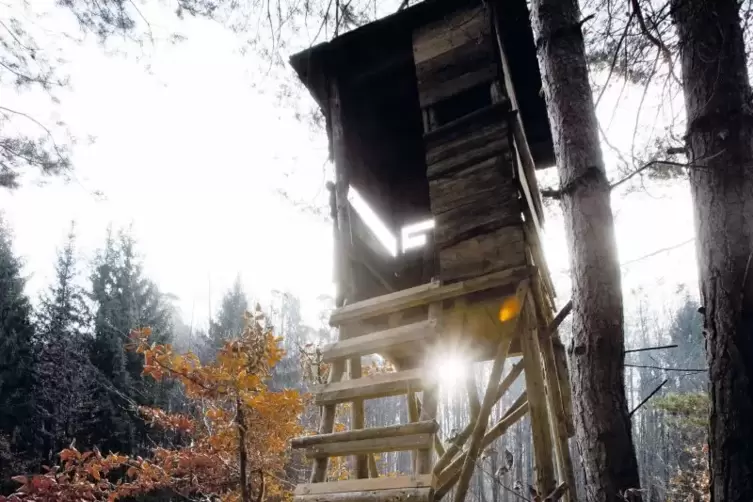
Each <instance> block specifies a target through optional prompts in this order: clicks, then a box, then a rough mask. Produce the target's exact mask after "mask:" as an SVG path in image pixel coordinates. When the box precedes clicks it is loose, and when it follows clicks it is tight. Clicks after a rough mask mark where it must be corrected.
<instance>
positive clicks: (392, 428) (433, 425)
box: [290, 420, 439, 448]
mask: <svg viewBox="0 0 753 502" xmlns="http://www.w3.org/2000/svg"><path fill="white" fill-rule="evenodd" d="M438 428H439V424H437V422H435V421H433V420H426V421H424V422H414V423H410V424H403V425H388V426H386V427H369V428H368V429H357V430H352V431H343V432H332V433H330V434H316V435H313V436H303V437H299V438H295V439H293V440H292V441H291V442H290V446H291V448H310V447H312V446H318V445H323V444H331V443H339V442H346V441H363V440H365V439H377V438H385V437H399V436H410V435H414V434H433V433H435V432H436V431H437V429H438Z"/></svg>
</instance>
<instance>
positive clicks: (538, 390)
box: [520, 309, 556, 493]
mask: <svg viewBox="0 0 753 502" xmlns="http://www.w3.org/2000/svg"><path fill="white" fill-rule="evenodd" d="M527 314H528V326H527V329H524V330H523V331H522V332H521V339H520V346H521V349H522V352H523V361H524V365H525V378H526V393H527V394H528V404H529V406H530V414H531V435H532V436H533V454H534V458H535V460H536V462H535V470H536V488H537V490H538V492H539V493H550V492H551V491H552V490H554V489H555V487H556V481H555V479H554V464H553V463H552V432H551V427H550V425H549V415H548V410H547V398H546V390H545V388H544V375H543V374H542V370H541V356H540V353H539V351H538V347H537V345H538V344H537V343H536V337H538V329H537V328H536V321H535V317H534V316H535V312H531V311H530V310H528V309H527Z"/></svg>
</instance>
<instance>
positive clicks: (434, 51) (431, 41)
mask: <svg viewBox="0 0 753 502" xmlns="http://www.w3.org/2000/svg"><path fill="white" fill-rule="evenodd" d="M490 37H491V25H490V22H489V16H488V12H487V10H486V8H485V7H483V6H482V7H476V8H473V9H466V10H460V11H457V12H456V13H454V14H452V15H451V16H449V17H447V18H445V19H442V20H440V21H437V22H435V23H431V24H427V25H425V26H422V27H421V28H419V29H417V30H416V31H415V32H414V33H413V60H414V61H415V62H416V64H420V63H423V62H424V61H426V60H428V59H432V58H435V57H437V56H439V55H440V54H443V53H445V52H447V51H450V50H452V49H454V48H456V47H460V46H462V45H466V44H476V45H480V44H481V43H482V42H486V43H491V39H490Z"/></svg>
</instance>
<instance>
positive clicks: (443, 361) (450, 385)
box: [433, 351, 470, 393]
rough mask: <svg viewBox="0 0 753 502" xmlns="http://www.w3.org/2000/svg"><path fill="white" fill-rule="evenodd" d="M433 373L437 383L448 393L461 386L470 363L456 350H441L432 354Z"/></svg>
mask: <svg viewBox="0 0 753 502" xmlns="http://www.w3.org/2000/svg"><path fill="white" fill-rule="evenodd" d="M433 366H434V374H435V376H436V378H437V380H438V381H439V385H440V386H442V388H443V389H444V390H446V391H447V392H449V393H454V392H456V391H457V390H458V389H461V388H462V387H463V382H464V381H465V379H466V377H467V375H468V370H469V368H470V363H469V362H468V361H466V360H465V358H463V357H462V356H461V355H460V354H458V353H457V352H455V353H453V352H449V351H447V352H445V351H442V352H440V353H438V354H436V355H435V356H434V365H433Z"/></svg>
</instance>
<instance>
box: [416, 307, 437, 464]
mask: <svg viewBox="0 0 753 502" xmlns="http://www.w3.org/2000/svg"><path fill="white" fill-rule="evenodd" d="M441 318H442V303H441V302H434V303H432V304H430V305H429V320H430V321H433V322H434V323H435V325H437V326H441V324H442V319H441ZM438 406H439V384H438V383H437V382H436V381H435V380H432V381H431V382H427V383H426V385H425V386H424V392H423V399H422V400H421V415H420V418H421V420H423V421H425V420H436V418H437V408H438ZM432 446H433V445H432ZM433 453H434V450H433V448H432V447H429V448H422V449H419V450H418V452H417V454H416V472H415V474H429V473H431V471H432V466H433Z"/></svg>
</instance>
